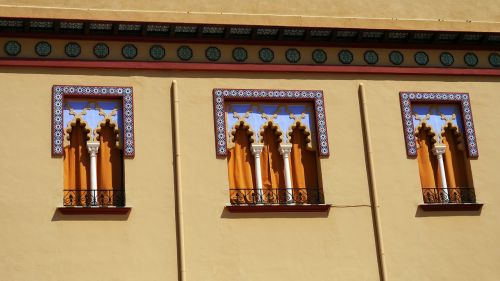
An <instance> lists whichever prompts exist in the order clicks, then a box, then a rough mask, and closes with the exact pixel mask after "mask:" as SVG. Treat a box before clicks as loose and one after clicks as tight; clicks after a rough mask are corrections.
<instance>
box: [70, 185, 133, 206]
mask: <svg viewBox="0 0 500 281" xmlns="http://www.w3.org/2000/svg"><path fill="white" fill-rule="evenodd" d="M63 204H64V206H67V207H69V206H72V207H112V206H114V207H123V206H125V190H123V189H121V190H120V189H113V190H64V199H63Z"/></svg>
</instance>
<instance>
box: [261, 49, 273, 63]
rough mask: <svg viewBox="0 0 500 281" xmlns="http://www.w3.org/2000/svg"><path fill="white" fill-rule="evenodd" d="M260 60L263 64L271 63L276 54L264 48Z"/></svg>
mask: <svg viewBox="0 0 500 281" xmlns="http://www.w3.org/2000/svg"><path fill="white" fill-rule="evenodd" d="M259 58H260V60H261V61H263V62H271V61H273V59H274V52H273V50H271V49H269V48H262V49H260V51H259Z"/></svg>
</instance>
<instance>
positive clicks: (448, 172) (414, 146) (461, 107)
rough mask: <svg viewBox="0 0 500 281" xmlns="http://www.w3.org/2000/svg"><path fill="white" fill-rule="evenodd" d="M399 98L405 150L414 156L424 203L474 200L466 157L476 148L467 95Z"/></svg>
mask: <svg viewBox="0 0 500 281" xmlns="http://www.w3.org/2000/svg"><path fill="white" fill-rule="evenodd" d="M401 98H402V99H401V101H402V108H403V119H406V120H404V122H405V127H406V128H405V133H406V140H407V152H408V154H409V155H410V156H416V158H417V162H418V168H419V175H420V182H421V187H422V195H423V200H424V203H446V204H449V203H458V204H462V203H475V202H476V196H475V192H474V184H473V180H472V173H471V168H470V162H469V159H468V156H473V157H477V147H476V143H475V135H474V130H473V123H472V113H471V110H470V103H469V97H468V95H467V94H446V93H401ZM412 142H413V143H412Z"/></svg>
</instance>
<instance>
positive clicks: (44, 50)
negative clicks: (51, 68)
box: [35, 41, 52, 57]
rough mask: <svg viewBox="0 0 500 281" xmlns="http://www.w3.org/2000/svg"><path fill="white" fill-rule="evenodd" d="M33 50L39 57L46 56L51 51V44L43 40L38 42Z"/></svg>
mask: <svg viewBox="0 0 500 281" xmlns="http://www.w3.org/2000/svg"><path fill="white" fill-rule="evenodd" d="M35 52H36V54H37V55H39V56H41V57H46V56H48V55H50V53H51V52H52V46H51V45H50V44H49V42H45V41H42V42H38V43H37V44H36V45H35Z"/></svg>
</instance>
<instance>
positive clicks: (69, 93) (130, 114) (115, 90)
mask: <svg viewBox="0 0 500 281" xmlns="http://www.w3.org/2000/svg"><path fill="white" fill-rule="evenodd" d="M94 97H98V98H103V97H104V98H108V97H109V98H121V99H122V103H123V128H124V134H123V143H124V149H123V154H124V156H125V157H126V158H133V157H134V156H135V140H134V106H133V89H132V87H103V86H78V85H54V86H53V87H52V156H53V157H61V156H63V151H64V149H63V143H64V128H63V106H64V98H94Z"/></svg>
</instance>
